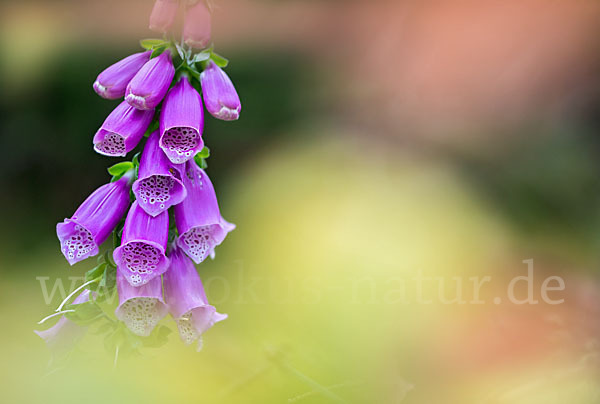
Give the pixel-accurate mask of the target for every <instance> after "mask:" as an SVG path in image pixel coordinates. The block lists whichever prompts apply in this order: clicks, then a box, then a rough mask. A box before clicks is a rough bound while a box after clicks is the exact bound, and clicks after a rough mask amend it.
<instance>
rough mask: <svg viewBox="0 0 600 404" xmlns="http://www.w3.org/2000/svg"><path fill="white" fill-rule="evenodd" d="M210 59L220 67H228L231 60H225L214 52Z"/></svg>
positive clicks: (211, 52)
mask: <svg viewBox="0 0 600 404" xmlns="http://www.w3.org/2000/svg"><path fill="white" fill-rule="evenodd" d="M210 58H211V59H212V61H213V62H215V64H216V65H217V66H219V67H222V68H223V67H227V65H228V64H229V60H227V59H225V58H224V57H223V56H221V55H219V54H217V53H215V52H213V51H212V50H211V51H210Z"/></svg>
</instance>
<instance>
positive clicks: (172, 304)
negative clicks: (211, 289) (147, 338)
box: [164, 246, 227, 347]
mask: <svg viewBox="0 0 600 404" xmlns="http://www.w3.org/2000/svg"><path fill="white" fill-rule="evenodd" d="M169 257H170V259H171V265H170V267H169V270H168V271H167V273H166V274H165V275H164V286H165V300H166V302H167V305H168V306H169V312H170V313H171V315H172V316H173V318H174V319H175V321H176V322H177V328H178V329H179V335H180V336H181V339H182V340H183V341H184V342H185V343H186V344H188V345H189V344H191V343H192V342H194V341H196V340H198V342H199V344H198V345H199V347H200V346H201V339H200V337H201V336H202V334H203V333H204V332H205V331H207V330H208V329H209V328H211V327H212V326H213V325H214V324H215V323H217V322H219V321H222V320H225V319H226V318H227V315H226V314H220V313H217V310H216V309H215V308H214V307H213V306H211V305H210V304H209V303H208V299H207V298H206V293H205V292H204V287H203V286H202V281H201V280H200V276H198V272H197V271H196V268H195V267H194V263H193V262H192V261H191V260H190V259H189V258H188V257H187V256H186V255H185V254H184V253H183V251H181V249H179V248H177V247H176V246H175V247H174V248H173V250H172V251H171V253H170V255H169Z"/></svg>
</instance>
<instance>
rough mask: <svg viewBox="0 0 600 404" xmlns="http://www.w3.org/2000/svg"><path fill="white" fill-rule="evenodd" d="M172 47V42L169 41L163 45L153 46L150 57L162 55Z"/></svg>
mask: <svg viewBox="0 0 600 404" xmlns="http://www.w3.org/2000/svg"><path fill="white" fill-rule="evenodd" d="M170 47H171V44H170V43H169V42H165V43H164V44H162V45H158V46H156V47H154V48H152V53H151V54H150V59H154V58H155V57H157V56H160V55H161V54H162V53H163V52H164V51H166V50H167V49H169V48H170Z"/></svg>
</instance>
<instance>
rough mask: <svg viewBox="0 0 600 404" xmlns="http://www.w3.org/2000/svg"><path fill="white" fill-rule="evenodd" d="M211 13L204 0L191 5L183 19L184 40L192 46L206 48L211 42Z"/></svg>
mask: <svg viewBox="0 0 600 404" xmlns="http://www.w3.org/2000/svg"><path fill="white" fill-rule="evenodd" d="M210 35H211V15H210V10H209V8H208V6H207V5H206V2H205V1H204V0H199V1H197V2H196V3H195V4H192V5H190V6H189V7H188V8H187V9H186V12H185V17H184V20H183V40H184V41H185V43H186V44H187V45H189V46H190V47H192V48H200V49H202V48H206V47H207V46H208V44H209V43H210Z"/></svg>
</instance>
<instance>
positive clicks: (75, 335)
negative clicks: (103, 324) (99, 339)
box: [34, 290, 90, 357]
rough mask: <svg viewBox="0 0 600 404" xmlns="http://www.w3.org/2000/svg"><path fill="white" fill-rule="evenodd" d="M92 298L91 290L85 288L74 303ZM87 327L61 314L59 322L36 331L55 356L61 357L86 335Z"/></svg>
mask: <svg viewBox="0 0 600 404" xmlns="http://www.w3.org/2000/svg"><path fill="white" fill-rule="evenodd" d="M89 300H90V291H89V290H84V291H83V292H82V293H81V294H80V295H79V296H77V297H76V298H75V300H73V303H72V304H82V303H85V302H87V301H89ZM86 331H87V327H84V326H81V325H78V324H75V323H74V322H72V321H71V320H69V319H67V318H66V317H65V316H61V317H60V320H58V322H57V323H56V324H55V325H54V326H52V327H50V328H48V329H47V330H43V331H37V330H36V331H34V332H35V333H36V334H37V335H39V336H40V338H42V339H43V340H44V341H45V342H46V345H47V346H48V348H49V349H50V350H51V351H52V354H53V356H54V357H60V356H62V355H64V354H65V353H67V352H69V351H70V350H71V348H73V346H74V345H75V344H77V342H78V341H79V340H80V339H81V338H82V337H83V336H84V335H85V333H86Z"/></svg>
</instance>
